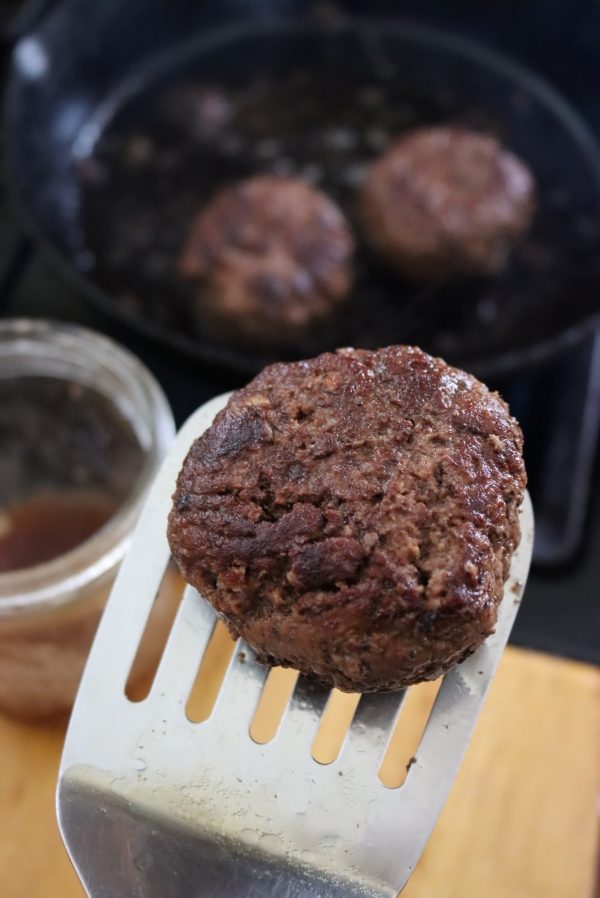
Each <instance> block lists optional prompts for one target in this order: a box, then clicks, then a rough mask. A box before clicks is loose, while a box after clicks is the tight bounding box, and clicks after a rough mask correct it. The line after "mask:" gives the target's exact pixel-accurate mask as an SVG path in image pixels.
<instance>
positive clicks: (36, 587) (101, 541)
mask: <svg viewBox="0 0 600 898" xmlns="http://www.w3.org/2000/svg"><path fill="white" fill-rule="evenodd" d="M11 355H12V357H13V358H14V359H18V360H19V367H20V370H19V371H18V373H16V374H15V373H12V374H9V375H8V376H7V375H3V374H2V372H1V371H0V378H2V379H4V378H6V379H8V378H9V377H11V376H12V377H23V376H27V375H28V373H30V374H34V375H42V376H44V375H45V374H46V375H48V376H52V377H57V378H59V379H64V380H65V381H66V382H67V383H68V382H75V383H80V384H81V383H85V384H86V385H89V386H90V387H92V389H95V390H96V391H97V392H99V393H101V394H102V395H103V396H104V397H105V398H107V399H108V400H109V401H111V402H113V404H114V405H115V407H118V408H119V409H120V410H121V411H122V400H123V398H124V397H125V398H128V399H129V400H130V401H131V403H133V404H135V403H136V400H137V407H136V412H137V414H138V415H141V414H143V413H144V412H145V414H146V420H145V421H132V420H130V424H131V425H132V426H133V427H136V425H138V427H139V426H141V425H142V424H143V425H144V433H143V434H142V433H141V432H140V431H138V430H137V429H136V436H137V437H138V439H139V442H140V447H141V449H142V452H143V462H142V466H141V470H140V471H139V472H138V474H137V477H136V480H135V482H134V484H133V485H132V489H131V491H130V493H129V495H128V496H127V497H126V498H125V500H124V501H123V503H122V504H121V505H120V507H119V508H118V510H117V511H116V512H115V514H114V515H113V516H112V517H111V518H110V519H109V520H108V521H107V522H106V523H105V524H104V526H103V527H101V528H100V529H99V530H98V531H96V533H94V534H92V535H91V536H90V537H89V538H88V539H86V540H84V541H83V542H82V543H80V544H79V545H77V546H75V547H74V548H73V549H71V550H69V551H68V552H64V553H63V554H61V555H59V556H58V557H57V558H53V559H51V560H50V561H46V562H43V563H41V564H37V565H32V566H30V567H26V568H21V569H19V570H15V571H8V572H6V573H4V574H0V620H2V619H3V618H7V617H14V616H16V615H22V614H30V613H33V612H39V611H47V610H50V609H52V608H56V607H58V606H63V605H67V604H70V603H71V602H73V601H76V600H77V598H78V596H79V595H80V593H81V591H82V590H83V589H87V588H89V587H90V586H91V585H92V584H95V583H97V584H98V585H100V584H101V582H102V581H103V580H104V579H105V578H107V577H108V576H109V575H110V574H111V573H112V572H114V571H115V570H116V568H117V567H118V565H119V564H120V562H121V561H122V559H123V557H124V555H125V553H126V551H127V547H128V544H129V540H130V535H131V531H132V529H133V527H134V525H135V522H136V520H137V517H138V514H139V511H140V508H141V505H142V503H143V500H144V497H145V494H146V492H147V489H148V487H149V485H150V483H151V482H152V480H153V479H154V476H155V475H156V470H157V467H158V465H159V463H160V462H161V460H162V458H163V456H164V455H165V453H166V450H167V448H168V446H169V444H170V442H171V441H172V439H173V437H174V434H175V422H174V419H173V414H172V412H171V408H170V406H169V403H168V401H167V399H166V397H165V394H164V392H163V390H162V388H161V387H160V385H159V384H158V382H157V380H156V379H155V377H154V375H153V374H152V373H151V372H150V371H149V370H148V368H146V366H145V365H144V364H143V363H142V362H141V361H140V360H139V359H137V358H136V357H135V356H134V355H133V354H132V353H131V352H130V351H129V350H128V349H125V348H124V347H123V346H120V345H119V344H117V343H116V342H114V341H113V340H111V339H110V338H108V337H106V336H104V335H102V334H97V333H96V332H94V331H92V330H90V329H88V328H85V327H81V326H80V325H75V324H70V323H67V322H60V321H49V320H46V319H27V318H13V319H4V320H2V321H0V361H1V360H2V358H3V357H4V358H5V359H6V358H7V356H11ZM61 358H63V359H66V361H65V362H64V364H65V367H66V366H68V365H69V364H71V365H72V366H73V372H72V374H71V375H70V376H69V375H68V374H66V373H65V374H63V375H61V374H60V373H57V369H56V365H55V364H54V363H58V362H59V361H60V359H61ZM28 359H29V360H31V361H32V364H31V370H28V366H27V361H28ZM45 361H47V362H48V368H49V370H46V371H45V370H44V363H45ZM101 371H105V372H106V373H109V374H110V375H111V377H112V378H113V379H114V387H115V392H114V394H113V395H111V393H110V390H109V389H108V388H107V387H106V385H105V386H104V388H102V387H101V386H98V384H97V382H96V380H95V379H94V378H92V377H91V374H92V373H93V372H96V373H99V372H101ZM86 374H88V375H90V377H89V378H88V377H86ZM117 388H118V395H117ZM127 391H128V393H127Z"/></svg>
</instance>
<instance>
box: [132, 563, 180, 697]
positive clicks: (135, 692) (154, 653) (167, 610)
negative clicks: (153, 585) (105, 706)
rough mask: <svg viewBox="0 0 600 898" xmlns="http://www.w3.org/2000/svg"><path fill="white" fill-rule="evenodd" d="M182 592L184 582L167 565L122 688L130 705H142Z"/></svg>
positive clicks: (174, 570) (175, 571)
mask: <svg viewBox="0 0 600 898" xmlns="http://www.w3.org/2000/svg"><path fill="white" fill-rule="evenodd" d="M184 589H185V582H184V580H183V578H182V577H181V575H180V574H179V571H178V570H177V568H176V566H175V564H174V563H173V562H172V561H170V562H169V564H168V565H167V567H166V569H165V573H164V576H163V578H162V580H161V583H160V586H159V588H158V591H157V593H156V598H155V599H154V604H153V605H152V610H151V612H150V615H149V617H148V620H147V622H146V627H145V629H144V632H143V634H142V638H141V640H140V643H139V645H138V648H137V652H136V655H135V658H134V661H133V664H132V665H131V669H130V671H129V676H128V677H127V683H126V684H125V695H126V696H127V698H128V699H129V700H130V701H132V702H141V701H143V700H144V699H145V698H146V697H147V695H148V693H149V692H150V687H151V686H152V682H153V680H154V677H155V675H156V670H157V668H158V663H159V661H160V659H161V657H162V654H163V652H164V650H165V645H166V642H167V638H168V636H169V633H170V631H171V628H172V626H173V621H174V620H175V615H176V614H177V609H178V608H179V604H180V602H181V597H182V595H183V591H184Z"/></svg>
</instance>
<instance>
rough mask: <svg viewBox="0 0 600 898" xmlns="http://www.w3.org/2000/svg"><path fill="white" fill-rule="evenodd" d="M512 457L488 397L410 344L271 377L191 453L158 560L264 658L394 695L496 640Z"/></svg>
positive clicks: (504, 425) (513, 499)
mask: <svg viewBox="0 0 600 898" xmlns="http://www.w3.org/2000/svg"><path fill="white" fill-rule="evenodd" d="M521 450H522V435H521V431H520V429H519V426H518V424H517V422H516V421H515V420H514V418H511V417H510V415H509V412H508V409H507V406H506V404H505V403H504V402H503V401H502V399H501V398H500V397H499V396H498V395H497V394H496V393H490V392H489V390H488V389H487V387H485V386H484V385H483V384H482V383H480V382H479V381H477V380H476V379H475V378H474V377H471V376H470V375H468V374H465V373H464V372H462V371H459V370H457V369H456V368H451V367H449V366H448V365H447V364H446V363H445V362H443V361H442V360H441V359H436V358H432V357H431V356H429V355H427V354H426V353H424V352H422V351H421V350H420V349H415V348H410V347H405V346H391V347H389V348H387V349H381V350H379V351H377V352H370V351H363V350H353V349H345V350H340V351H339V352H337V353H327V354H325V355H321V356H319V357H318V358H315V359H311V360H309V361H306V362H297V363H291V364H278V365H272V366H271V367H269V368H266V369H265V370H264V371H263V372H262V373H261V374H259V375H258V377H256V378H255V379H254V380H253V381H252V382H251V383H250V384H249V385H248V386H247V387H245V388H244V389H242V390H239V391H238V392H237V393H235V394H234V395H233V396H232V398H231V399H230V401H229V403H228V405H227V407H226V408H225V409H224V410H223V411H222V412H221V413H220V414H219V415H217V417H216V419H215V421H214V423H213V425H212V426H211V427H210V428H209V429H208V430H207V431H206V433H204V434H203V435H202V436H201V437H200V438H199V439H197V440H196V442H195V443H194V444H193V446H192V447H191V449H190V452H189V454H188V456H187V458H186V460H185V462H184V465H183V468H182V470H181V472H180V474H179V478H178V481H177V489H176V492H175V495H174V503H173V508H172V511H171V514H170V518H169V541H170V545H171V549H172V551H173V554H174V556H175V558H176V560H177V563H178V564H179V567H180V569H181V572H182V574H183V576H184V577H185V579H186V580H187V581H188V582H189V583H191V584H192V585H193V586H195V587H196V588H197V589H198V590H200V591H201V592H202V593H203V595H204V596H206V598H207V599H208V600H209V601H210V602H211V603H212V604H213V605H214V607H215V608H216V609H217V611H218V612H219V613H220V614H221V615H222V616H223V617H224V618H225V620H226V621H227V623H228V624H229V627H230V630H231V632H232V633H233V634H234V635H236V636H237V635H240V636H242V637H243V638H244V639H246V640H247V642H248V643H249V644H250V645H251V646H253V648H254V649H255V650H256V651H257V652H258V654H259V656H260V657H261V658H262V659H264V660H265V661H266V662H268V663H273V664H283V665H285V666H292V667H296V668H298V669H299V670H301V671H303V672H304V673H308V674H314V675H315V676H316V677H317V678H318V679H319V680H320V681H321V682H323V683H324V684H327V685H329V686H337V687H339V688H340V689H345V690H357V691H360V692H372V691H377V690H393V689H399V688H401V687H403V686H406V685H407V684H410V683H415V682H418V681H420V680H425V679H433V678H435V677H437V676H439V674H441V673H442V672H443V671H444V670H446V669H447V668H448V667H450V666H451V665H452V664H455V663H456V662H458V661H460V660H461V659H463V658H465V657H466V656H467V655H468V654H469V653H471V652H472V651H473V650H474V649H476V648H477V646H479V645H480V643H481V642H482V641H483V640H484V639H485V637H486V636H488V635H489V634H490V633H491V632H492V631H493V628H494V625H495V622H496V616H497V610H498V604H499V602H500V600H501V597H502V591H503V583H504V580H505V579H506V577H507V575H508V570H509V564H510V559H511V555H512V553H513V550H514V549H515V547H516V545H517V543H518V540H519V523H518V511H519V506H520V504H521V500H522V498H523V493H524V489H525V482H526V476H525V469H524V466H523V459H522V455H521Z"/></svg>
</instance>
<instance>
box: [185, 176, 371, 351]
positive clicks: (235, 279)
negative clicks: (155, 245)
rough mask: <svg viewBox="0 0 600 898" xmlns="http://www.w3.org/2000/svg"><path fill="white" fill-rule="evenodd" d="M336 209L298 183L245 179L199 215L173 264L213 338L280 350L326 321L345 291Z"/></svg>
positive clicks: (349, 245) (345, 250)
mask: <svg viewBox="0 0 600 898" xmlns="http://www.w3.org/2000/svg"><path fill="white" fill-rule="evenodd" d="M353 251H354V240H353V237H352V234H351V232H350V229H349V227H348V224H347V223H346V221H345V219H344V216H343V215H342V213H341V212H340V210H339V209H338V207H337V206H336V205H335V204H334V203H333V201H332V200H330V199H329V197H327V196H326V195H325V194H324V193H322V192H321V191H320V190H317V189H315V188H314V187H311V186H310V185H309V184H306V183H304V181H301V180H299V179H298V178H283V177H277V176H274V175H269V176H261V177H255V178H250V179H249V180H246V181H242V182H240V183H239V184H236V185H235V186H233V187H231V188H230V189H228V190H223V191H221V192H220V193H218V194H217V195H216V197H215V198H214V199H213V201H212V202H211V203H210V204H209V205H208V206H207V207H206V208H205V209H204V210H203V211H201V212H200V214H199V215H198V217H197V218H196V220H195V221H194V222H193V224H192V228H191V231H190V234H189V237H188V240H187V244H186V246H185V248H184V251H183V255H182V256H181V259H180V265H179V267H180V272H181V273H182V275H183V276H184V277H185V278H187V279H189V280H191V281H193V282H194V283H195V284H196V285H197V292H196V299H195V302H196V312H197V315H198V317H199V318H200V319H201V320H203V321H204V322H205V323H207V324H208V325H209V326H210V327H211V328H212V329H213V330H216V331H217V332H218V334H219V336H224V337H238V338H239V337H242V338H246V339H253V340H255V341H257V342H259V343H265V344H270V343H281V342H282V341H284V340H286V339H287V340H289V339H292V338H293V337H294V336H295V335H296V334H298V333H302V332H304V331H306V330H307V329H308V328H310V326H311V325H313V324H314V323H315V322H316V321H320V320H321V319H323V318H325V317H327V316H328V315H330V313H331V312H332V311H333V309H334V308H335V307H336V306H337V305H338V304H339V303H340V302H341V301H342V300H343V299H344V298H345V297H346V295H347V294H348V292H349V290H350V287H351V285H352V255H353Z"/></svg>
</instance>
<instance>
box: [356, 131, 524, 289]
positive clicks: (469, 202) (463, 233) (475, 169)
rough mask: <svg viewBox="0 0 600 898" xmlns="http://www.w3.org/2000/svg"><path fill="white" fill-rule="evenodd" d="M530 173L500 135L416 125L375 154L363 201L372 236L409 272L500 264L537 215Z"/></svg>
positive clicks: (445, 272) (471, 270)
mask: <svg viewBox="0 0 600 898" xmlns="http://www.w3.org/2000/svg"><path fill="white" fill-rule="evenodd" d="M533 194H534V184H533V178H532V176H531V173H530V172H529V170H528V169H527V167H526V166H525V165H524V163H523V162H521V161H520V160H519V159H518V158H517V157H516V156H515V155H514V154H513V153H510V152H509V151H508V150H507V149H505V148H504V147H503V146H502V145H501V144H500V143H499V142H498V141H497V140H496V138H494V137H491V136H487V135H484V134H477V133H474V132H471V131H467V130H464V129H462V128H453V127H439V128H424V129H421V130H418V131H414V132H412V133H410V134H408V135H407V136H406V137H403V138H402V139H401V140H399V141H398V142H397V143H396V144H395V145H394V146H393V147H392V148H391V149H390V150H388V151H387V152H386V153H385V154H384V155H383V156H381V157H380V158H379V159H378V160H376V161H375V162H374V163H373V165H372V166H371V169H370V171H369V174H368V177H367V180H366V182H365V185H364V187H363V190H362V193H361V197H360V206H361V213H362V219H363V225H364V231H365V237H366V238H367V240H368V241H369V242H370V243H371V244H372V245H373V247H374V248H375V249H376V250H378V251H379V252H380V253H381V254H382V256H384V257H385V258H386V259H387V261H388V262H389V263H390V264H391V265H393V266H394V267H395V268H397V269H398V270H399V271H401V272H403V273H404V274H406V275H407V276H409V277H412V278H415V279H419V280H428V281H430V280H444V279H447V278H449V277H452V276H454V275H457V274H493V273H495V272H497V271H500V270H501V269H502V268H503V267H504V265H505V263H506V260H507V257H508V255H509V252H510V249H511V247H512V246H513V244H514V243H515V241H516V240H517V239H518V237H519V236H520V235H521V234H522V233H523V232H524V231H525V230H526V229H527V227H528V226H529V223H530V221H531V217H532V214H533V208H534V202H533Z"/></svg>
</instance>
